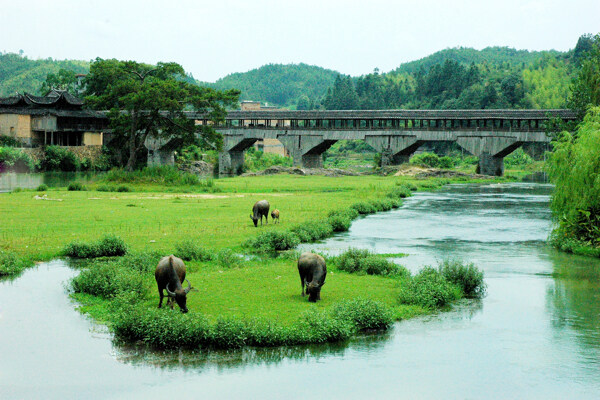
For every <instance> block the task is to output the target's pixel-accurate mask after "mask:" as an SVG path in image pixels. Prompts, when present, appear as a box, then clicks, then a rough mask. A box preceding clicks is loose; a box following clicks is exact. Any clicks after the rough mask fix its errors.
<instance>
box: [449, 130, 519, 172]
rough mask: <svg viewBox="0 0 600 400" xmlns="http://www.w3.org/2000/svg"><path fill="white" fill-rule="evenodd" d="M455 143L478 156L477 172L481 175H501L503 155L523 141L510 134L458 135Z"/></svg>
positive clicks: (513, 149) (510, 151)
mask: <svg viewBox="0 0 600 400" xmlns="http://www.w3.org/2000/svg"><path fill="white" fill-rule="evenodd" d="M456 143H458V145H459V146H460V147H462V148H463V149H465V150H467V151H468V152H469V153H471V154H473V155H474V156H477V157H479V165H478V168H477V170H478V172H479V173H480V174H482V175H492V176H502V175H503V174H504V157H506V156H507V155H509V154H510V153H512V152H513V151H515V150H516V149H517V148H518V147H520V146H521V145H522V144H523V142H522V141H519V140H518V139H517V138H516V137H510V136H491V135H490V136H460V137H457V138H456Z"/></svg>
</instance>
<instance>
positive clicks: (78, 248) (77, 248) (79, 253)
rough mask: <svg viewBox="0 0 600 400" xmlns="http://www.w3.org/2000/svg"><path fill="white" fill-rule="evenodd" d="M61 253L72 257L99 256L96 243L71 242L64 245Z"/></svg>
mask: <svg viewBox="0 0 600 400" xmlns="http://www.w3.org/2000/svg"><path fill="white" fill-rule="evenodd" d="M63 253H64V255H65V256H67V257H73V258H95V257H100V256H99V255H98V253H99V252H98V247H97V244H96V243H83V242H71V243H69V244H67V245H66V246H65V248H64V250H63Z"/></svg>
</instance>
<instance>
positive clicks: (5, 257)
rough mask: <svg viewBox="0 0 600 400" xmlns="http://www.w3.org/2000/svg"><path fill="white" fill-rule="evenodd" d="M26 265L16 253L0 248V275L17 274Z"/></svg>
mask: <svg viewBox="0 0 600 400" xmlns="http://www.w3.org/2000/svg"><path fill="white" fill-rule="evenodd" d="M26 267H27V264H26V263H25V262H24V261H23V260H22V259H20V258H19V257H17V256H16V254H14V253H12V252H8V251H1V250H0V276H15V275H18V274H19V273H21V271H23V270H24V269H25V268H26Z"/></svg>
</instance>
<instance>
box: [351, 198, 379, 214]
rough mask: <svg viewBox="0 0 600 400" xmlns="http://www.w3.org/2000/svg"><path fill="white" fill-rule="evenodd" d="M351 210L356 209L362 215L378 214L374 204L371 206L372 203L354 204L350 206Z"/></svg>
mask: <svg viewBox="0 0 600 400" xmlns="http://www.w3.org/2000/svg"><path fill="white" fill-rule="evenodd" d="M350 208H353V209H355V210H356V211H358V213H359V214H361V215H365V214H373V213H376V212H377V209H376V208H375V207H374V206H373V204H370V203H367V202H364V201H362V202H359V203H354V204H352V205H351V206H350Z"/></svg>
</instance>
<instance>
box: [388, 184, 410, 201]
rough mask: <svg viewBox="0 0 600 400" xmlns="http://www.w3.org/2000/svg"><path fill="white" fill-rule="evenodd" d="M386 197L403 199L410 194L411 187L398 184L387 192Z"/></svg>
mask: <svg viewBox="0 0 600 400" xmlns="http://www.w3.org/2000/svg"><path fill="white" fill-rule="evenodd" d="M386 196H387V197H389V198H392V199H403V198H405V197H410V196H412V191H411V188H410V187H408V186H405V185H400V186H396V187H394V188H392V190H390V191H389V192H388V193H387V194H386Z"/></svg>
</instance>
